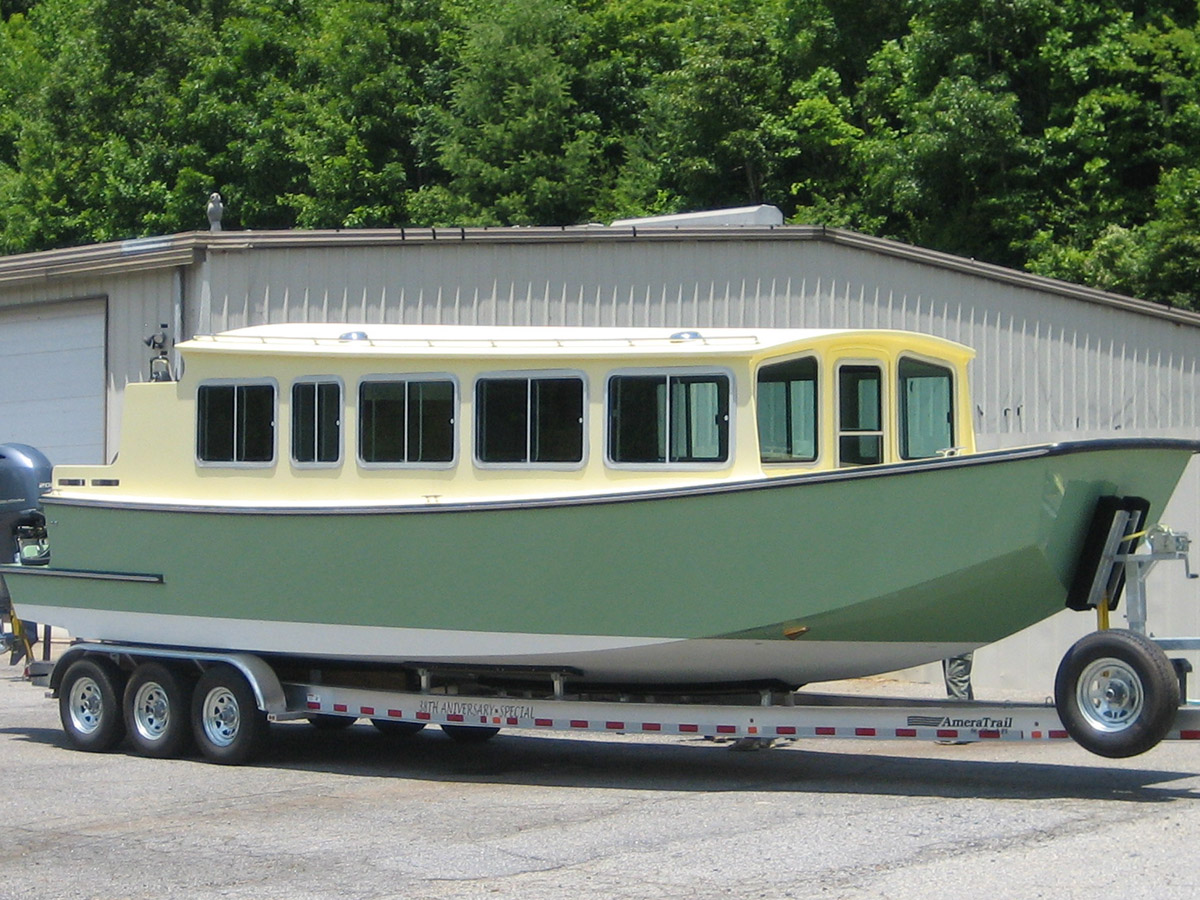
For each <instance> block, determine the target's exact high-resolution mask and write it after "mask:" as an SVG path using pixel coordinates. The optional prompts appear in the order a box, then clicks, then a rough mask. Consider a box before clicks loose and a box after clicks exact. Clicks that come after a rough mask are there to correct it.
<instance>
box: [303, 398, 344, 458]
mask: <svg viewBox="0 0 1200 900" xmlns="http://www.w3.org/2000/svg"><path fill="white" fill-rule="evenodd" d="M341 458H342V386H341V384H339V383H338V382H337V381H333V380H329V379H314V380H312V381H297V382H296V383H295V384H293V385H292V459H293V460H295V461H296V462H298V463H336V462H337V461H338V460H340V459H341Z"/></svg>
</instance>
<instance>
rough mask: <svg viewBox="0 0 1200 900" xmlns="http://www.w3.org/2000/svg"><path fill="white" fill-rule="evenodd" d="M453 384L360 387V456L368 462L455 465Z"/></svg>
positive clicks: (384, 382)
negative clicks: (452, 463) (453, 463)
mask: <svg viewBox="0 0 1200 900" xmlns="http://www.w3.org/2000/svg"><path fill="white" fill-rule="evenodd" d="M455 406H456V404H455V392H454V382H452V381H441V380H433V379H414V380H404V381H388V380H378V381H364V382H362V383H361V384H360V385H359V387H358V454H359V458H360V459H362V461H363V462H364V463H393V464H396V463H449V462H453V461H454V412H455Z"/></svg>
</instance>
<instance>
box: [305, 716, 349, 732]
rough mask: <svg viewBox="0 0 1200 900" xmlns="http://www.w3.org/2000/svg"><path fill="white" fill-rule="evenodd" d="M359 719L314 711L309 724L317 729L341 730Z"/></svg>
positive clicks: (309, 718)
mask: <svg viewBox="0 0 1200 900" xmlns="http://www.w3.org/2000/svg"><path fill="white" fill-rule="evenodd" d="M357 721H358V719H356V718H354V716H335V715H331V714H329V713H313V714H312V715H311V716H309V717H308V724H309V725H311V726H312V727H313V728H315V729H317V731H341V730H342V729H343V728H349V727H350V726H351V725H353V724H354V723H355V722H357Z"/></svg>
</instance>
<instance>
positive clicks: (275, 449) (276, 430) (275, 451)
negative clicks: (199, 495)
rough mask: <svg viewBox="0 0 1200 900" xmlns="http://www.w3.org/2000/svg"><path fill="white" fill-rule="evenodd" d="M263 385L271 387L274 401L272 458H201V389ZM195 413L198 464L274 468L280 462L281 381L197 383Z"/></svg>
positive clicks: (201, 465) (267, 379)
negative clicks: (264, 459)
mask: <svg viewBox="0 0 1200 900" xmlns="http://www.w3.org/2000/svg"><path fill="white" fill-rule="evenodd" d="M238 386H247V387H253V386H258V387H263V386H267V387H270V388H271V391H272V393H273V396H274V401H273V403H272V408H271V432H272V435H273V439H274V443H273V446H272V447H271V459H270V460H267V461H263V462H257V461H248V460H217V459H201V458H200V447H199V439H198V438H199V435H198V433H197V432H196V431H195V429H198V428H199V426H200V389H201V388H205V387H238ZM192 404H193V410H194V415H193V416H192V427H193V429H194V430H193V435H195V436H196V438H197V439H196V440H194V441H193V443H192V453H193V454H194V456H195V459H196V465H197V466H200V467H202V468H205V469H272V468H274V467H275V466H276V465H277V464H278V463H279V435H280V426H279V381H278V380H277V379H275V378H209V379H206V380H204V381H201V382H198V383H197V384H196V393H195V394H194V395H193V397H192Z"/></svg>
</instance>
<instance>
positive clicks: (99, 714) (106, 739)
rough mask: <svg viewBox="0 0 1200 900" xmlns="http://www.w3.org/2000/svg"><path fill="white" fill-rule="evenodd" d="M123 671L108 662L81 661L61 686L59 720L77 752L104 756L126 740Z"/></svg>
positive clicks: (64, 678) (59, 688)
mask: <svg viewBox="0 0 1200 900" xmlns="http://www.w3.org/2000/svg"><path fill="white" fill-rule="evenodd" d="M123 680H124V679H123V677H122V675H121V670H120V669H118V668H117V667H116V666H115V665H113V664H112V663H110V662H108V661H107V660H105V659H87V658H84V659H77V660H75V661H74V662H73V663H71V665H70V667H69V668H68V669H67V671H66V672H65V673H64V674H63V678H62V682H61V683H60V684H59V686H58V716H59V719H60V720H61V721H62V727H63V731H64V732H66V735H67V740H68V741H70V743H71V746H72V747H74V748H75V749H76V750H86V751H88V752H90V753H104V752H107V751H109V750H112V749H113V748H114V747H116V746H117V744H119V743H121V740H122V738H124V737H125V720H124V718H123V717H122V715H121V688H122V686H123Z"/></svg>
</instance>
